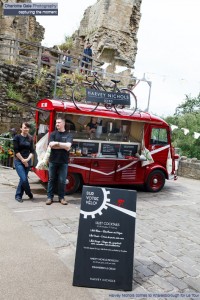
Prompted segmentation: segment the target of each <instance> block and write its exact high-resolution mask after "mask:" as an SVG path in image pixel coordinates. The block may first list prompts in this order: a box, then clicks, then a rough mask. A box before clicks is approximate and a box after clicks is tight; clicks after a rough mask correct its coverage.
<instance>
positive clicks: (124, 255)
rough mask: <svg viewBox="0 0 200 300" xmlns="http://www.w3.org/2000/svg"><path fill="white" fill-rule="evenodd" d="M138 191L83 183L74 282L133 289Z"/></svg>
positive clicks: (108, 287) (115, 288)
mask: <svg viewBox="0 0 200 300" xmlns="http://www.w3.org/2000/svg"><path fill="white" fill-rule="evenodd" d="M136 197H137V194H136V191H132V190H125V189H115V188H102V187H91V186H83V192H82V201H81V211H80V219H79V230H78V239H77V247H76V259H75V267H74V278H73V285H74V286H84V287H93V288H104V289H111V290H112V289H113V290H124V291H131V290H132V277H133V255H134V239H135V219H136Z"/></svg>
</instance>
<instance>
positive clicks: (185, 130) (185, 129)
mask: <svg viewBox="0 0 200 300" xmlns="http://www.w3.org/2000/svg"><path fill="white" fill-rule="evenodd" d="M181 129H182V130H183V133H184V134H185V135H186V134H188V133H189V132H190V131H189V129H187V128H181Z"/></svg>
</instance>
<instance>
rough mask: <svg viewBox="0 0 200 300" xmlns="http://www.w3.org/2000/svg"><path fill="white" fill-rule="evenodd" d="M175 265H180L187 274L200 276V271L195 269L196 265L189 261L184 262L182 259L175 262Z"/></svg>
mask: <svg viewBox="0 0 200 300" xmlns="http://www.w3.org/2000/svg"><path fill="white" fill-rule="evenodd" d="M174 266H176V267H178V268H179V269H181V270H182V271H184V272H185V273H186V274H188V275H190V276H198V275H199V272H198V271H197V270H195V269H194V267H192V266H190V265H189V264H187V263H184V262H182V261H176V262H174Z"/></svg>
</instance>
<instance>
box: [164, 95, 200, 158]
mask: <svg viewBox="0 0 200 300" xmlns="http://www.w3.org/2000/svg"><path fill="white" fill-rule="evenodd" d="M165 120H166V121H167V123H169V124H170V125H176V126H177V127H178V128H177V129H174V130H173V132H172V142H173V145H174V147H177V148H180V149H181V155H185V156H187V157H189V158H192V157H196V158H198V159H200V137H199V138H198V139H195V138H194V132H197V133H200V94H199V95H198V96H197V97H196V98H191V97H190V96H188V95H186V99H185V101H184V102H183V103H182V104H181V105H179V106H178V107H177V109H176V113H175V114H174V115H173V116H169V117H167V118H165ZM181 128H187V129H189V133H188V134H186V135H185V134H184V131H183V129H181Z"/></svg>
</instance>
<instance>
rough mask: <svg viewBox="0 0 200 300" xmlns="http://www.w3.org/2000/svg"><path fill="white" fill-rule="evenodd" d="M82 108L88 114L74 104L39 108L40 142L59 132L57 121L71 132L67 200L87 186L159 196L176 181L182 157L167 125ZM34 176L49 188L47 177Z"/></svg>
mask: <svg viewBox="0 0 200 300" xmlns="http://www.w3.org/2000/svg"><path fill="white" fill-rule="evenodd" d="M83 106H84V111H82V110H79V109H77V108H76V107H75V106H74V104H73V103H72V102H70V101H62V100H51V99H42V100H40V101H39V102H38V103H37V111H36V137H35V140H36V142H38V141H39V140H40V138H41V137H42V136H44V135H45V134H46V133H50V132H52V131H53V130H54V129H55V119H56V117H58V116H59V117H64V118H65V120H66V122H67V123H70V126H71V127H70V128H71V129H70V131H71V132H72V133H73V145H72V148H71V150H70V158H69V168H68V177H67V179H68V181H66V182H68V183H67V184H66V194H72V193H75V192H76V191H77V190H78V189H79V188H80V187H81V185H83V184H86V185H95V186H97V185H101V186H118V185H120V186H121V185H126V186H127V185H130V186H133V185H144V186H145V188H146V190H147V191H149V192H158V191H160V190H161V189H162V188H163V186H164V184H165V180H166V179H177V176H176V170H175V160H176V159H177V158H178V157H177V155H176V154H175V150H174V148H173V147H172V145H171V129H170V126H169V125H168V124H167V123H166V122H165V121H164V120H162V119H161V118H159V117H156V116H153V115H151V114H149V113H146V112H135V113H134V114H133V115H132V116H129V115H128V113H127V115H126V111H125V112H124V114H123V115H118V114H117V113H116V112H115V111H114V110H112V109H109V110H108V109H106V108H105V107H103V106H98V108H97V109H96V110H95V111H93V112H91V110H90V109H88V110H87V104H83ZM91 117H96V118H97V120H98V122H97V123H98V124H99V125H98V126H97V129H96V131H95V132H93V133H92V134H91V133H89V132H88V131H87V129H86V128H87V124H88V123H89V122H90V119H91ZM36 163H37V157H36V159H35V163H34V165H35V166H36ZM33 170H34V172H35V173H36V174H37V176H38V177H39V178H40V179H41V180H42V181H43V182H48V171H45V170H38V169H36V167H33Z"/></svg>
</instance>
